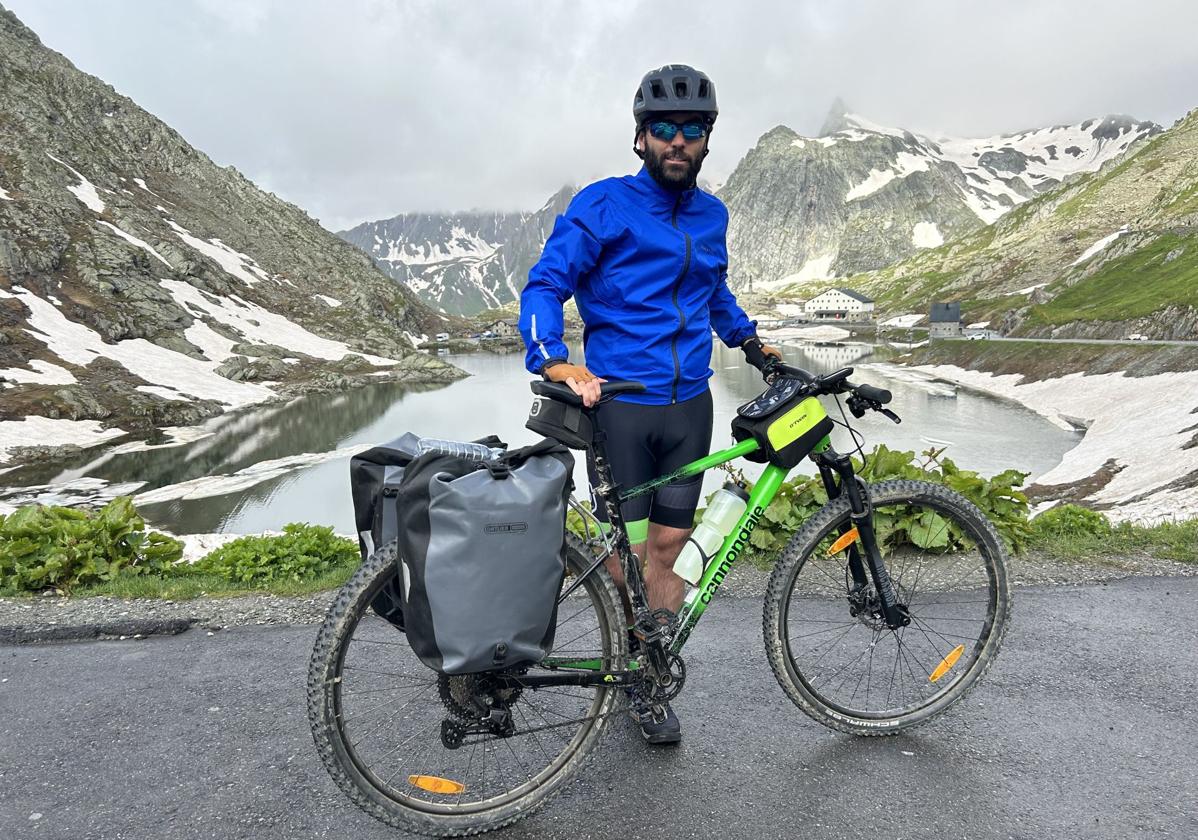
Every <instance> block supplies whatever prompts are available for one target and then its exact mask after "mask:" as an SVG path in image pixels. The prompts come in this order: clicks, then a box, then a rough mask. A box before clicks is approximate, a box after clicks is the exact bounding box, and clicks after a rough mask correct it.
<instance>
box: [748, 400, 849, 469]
mask: <svg viewBox="0 0 1198 840" xmlns="http://www.w3.org/2000/svg"><path fill="white" fill-rule="evenodd" d="M802 387H803V383H802V382H800V381H799V380H797V379H789V378H781V379H778V380H777V381H776V382H775V383H774V384H773V385H771V386H770V387H769V388H767V389H766V390H765V391H764V392H762V393H761V394H759V395H758V396H757V397H755V398H754V399H752V400H750V401H749V402H747V403H745V404H744V405H742V406H740V407H739V408H737V409H736V417H734V418H733V419H732V437H733V438H735V439H736V440H737V441H742V440H748V439H749V438H753V439H754V440H756V441H757V442H758V443H759V444H760V445H761V449H759V450H757V451H756V452H752V453H750V454H748V455H746V456H745V458H746V459H747V460H750V461H757V462H759V463H764V462H766V461H768V462H769V463H771V464H774V465H775V466H778V467H782V468H784V469H790V468H791V467H794V466H795V465H797V464H798V463H799V461H802V460H803V459H804V458H806V457H807V456H808V455H809V454H811V451H812V450H813V449H815V447H816V446H817V445H818V444H819V442H820V441H821V440H823V439H824V438H825V437H826V436H827V435H829V434H830V433H831V432H832V429H833V423H832V420H831V418H829V417H828V415H827V413H826V412H825V411H824V407H823V405H821V404H820V401H819V400H817V399H816V398H815V397H806V398H800V394H799V392H800V390H801V389H802Z"/></svg>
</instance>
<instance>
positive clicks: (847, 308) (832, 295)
mask: <svg viewBox="0 0 1198 840" xmlns="http://www.w3.org/2000/svg"><path fill="white" fill-rule="evenodd" d="M803 309H804V311H805V312H806V313H807V317H808V318H810V319H811V320H813V321H872V320H873V317H874V302H873V301H872V300H870V299H869V298H867V297H866V296H865V295H863V294H861V293H860V292H854V291H853V290H852V289H828V291H826V292H823V293H822V294H818V295H816V296H815V297H813V298H812V299H811V300H809V301H807V303H806V304H804V305H803Z"/></svg>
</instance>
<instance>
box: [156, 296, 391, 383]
mask: <svg viewBox="0 0 1198 840" xmlns="http://www.w3.org/2000/svg"><path fill="white" fill-rule="evenodd" d="M158 282H159V285H161V286H162V287H163V288H164V289H166V290H167V291H168V292H170V294H171V297H173V298H174V299H175V302H176V303H178V304H179V305H180V306H182V307H183V308H184V309H187V310H188V311H192V312H194V311H195V310H199V311H200V312H203V313H205V314H206V315H208V316H209V317H211V318H212V319H213V320H214V321H216V322H217V323H220V324H224V325H225V326H227V327H230V328H231V329H233V330H234V331H235V332H238V333H240V334H241V335H242V336H244V338H245V340H246V341H247V342H250V343H251V344H274V345H277V346H279V347H284V348H286V349H288V350H294V351H296V352H298V353H304V354H307V355H309V356H315V357H316V358H318V359H329V360H331V361H335V360H337V359H343V358H345V357H346V356H348V355H351V354H353V355H358V356H361V357H362V358H364V359H366V360H367V361H368V362H370V363H371V364H372V365H375V366H376V367H388V366H390V365H394V364H395V360H394V359H384V358H382V357H381V356H371V355H369V354H367V353H359V352H358V351H357V350H352V349H350V347H349V346H348V345H346V344H344V343H342V342H340V341H333V340H331V339H328V338H321V337H320V336H318V335H316V334H315V333H313V332H309V331H308V330H306V329H304V328H303V327H301V326H300V325H299V324H297V323H295V322H294V321H291V320H288V319H287V318H285V317H284V316H282V315H280V314H278V313H277V312H271V311H270V310H269V309H265V308H263V307H261V306H259V305H258V304H256V303H252V302H250V301H248V300H245V299H243V298H241V297H238V296H237V295H229V296H228V297H223V298H220V299H218V300H217V301H215V302H214V301H211V300H209V299H208V297H207V296H205V295H204V293H203V292H201V291H200V290H199V289H197V288H196V287H195V286H193V285H191V284H190V283H187V282H184V281H182V280H159V281H158ZM210 332H212V331H210ZM213 334H214V335H215V333H213ZM200 337H201V338H202V339H204V340H206V341H208V342H213V339H212V336H211V335H206V336H200ZM188 340H189V341H190V340H191V339H190V337H189V338H188ZM223 341H226V342H227V341H228V340H227V339H223ZM193 343H195V344H196V346H197V347H200V346H201V344H200V343H199V342H193ZM231 346H232V345H231V344H230V345H229V347H231ZM207 348H211V349H215V350H217V352H220V351H219V349H217V347H216V345H215V343H209V344H208V345H206V348H205V355H207Z"/></svg>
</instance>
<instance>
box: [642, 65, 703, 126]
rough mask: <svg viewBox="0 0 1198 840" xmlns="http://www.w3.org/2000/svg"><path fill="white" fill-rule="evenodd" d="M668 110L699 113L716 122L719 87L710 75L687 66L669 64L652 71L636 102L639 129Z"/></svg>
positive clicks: (643, 82)
mask: <svg viewBox="0 0 1198 840" xmlns="http://www.w3.org/2000/svg"><path fill="white" fill-rule="evenodd" d="M664 111H698V112H699V113H702V114H706V115H707V124H708V125H711V124H713V123H714V122H715V118H716V116H718V115H719V113H720V109H719V108H717V107H716V102H715V85H714V84H713V83H712V81H711V79H709V78H707V74H706V73H701V72H700V71H698V70H696V69H695V68H694V67H690V66H688V65H686V64H667V65H666V66H665V67H659V68H657V69H656V70H650V71H649V72H648V73H646V74H645V78H643V79H641V84H640V86H639V87H638V88H637V90H636V96H634V97H633V99H632V118H633V119H634V120H635V121H636V125H637V128H638V129H639V128H640V127H641V125H643V124H644V122H645V121H646V120H647V119H649V118H650V117H651V116H652V115H653V114H656V113H661V112H664Z"/></svg>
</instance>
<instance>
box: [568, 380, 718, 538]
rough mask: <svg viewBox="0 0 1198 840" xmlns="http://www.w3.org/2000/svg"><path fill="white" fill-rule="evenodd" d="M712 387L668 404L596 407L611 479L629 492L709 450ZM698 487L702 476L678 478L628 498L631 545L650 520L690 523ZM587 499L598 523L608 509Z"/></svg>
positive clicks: (589, 467) (589, 463)
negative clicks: (605, 439) (592, 506)
mask: <svg viewBox="0 0 1198 840" xmlns="http://www.w3.org/2000/svg"><path fill="white" fill-rule="evenodd" d="M711 421H712V406H711V391H710V390H708V391H704V392H703V393H702V394H700V395H699V396H697V397H692V398H691V399H689V400H686V401H685V402H680V403H673V404H671V405H639V404H637V403H629V402H620V401H619V400H613V401H612V402H608V403H604V404H603V405H601V406H600V407H599V412H598V424H599V428H600V429H602V430H603V431H604V432H605V433H606V434H607V441H606V443H605V444H604V446H605V449H606V451H607V460H608V463H609V464H610V465H611V470H612V478H613V479H614V480H615V482H616V483H617V484H619V485H620V486H621V487H622V488H623V489H625V490H628V489H629V488H631V487H635V486H636V485H638V484H644V483H645V482H646V481H651V480H652V479H654V478H657V477H659V476H663V475H667V474H669V473H671V472H673V471H674V470H676V469H678V468H679V467H682V466H685V465H686V464H689V463H690V462H691V461H697V460H698V459H700V458H702V457H703V456H704V455H707V454H708V452H710V451H711ZM587 471H588V473H589V474H590V479H591V486H592V488H593V487H594V485H595V484H596V483H597V482H598V478H597V477H596V475H595V465H594V463H593V462H592V461H591V459H589V458H588V459H587ZM702 489H703V474H702V473H699V474H698V475H692V476H688V477H686V478H680V479H678V480H677V481H672V482H670V483H669V484H666V485H664V486H662V487H659V488H657V490H655V491H654V492H653V493H651V494H649V493H646V494H645V495H644V496H638V497H637V498H635V499H629V500H628V501H627V502H625V503H624V505H623V506H622V508H621V513H623V515H624V522H625V524H626V525H627V526H628V537H629V540H630V541H631V542H633V543H638V542H641V541H643V540H644V535H645V533H647V531H648V527H649V522H656V523H658V524H659V525H669V526H671V527H673V528H689V527H691V525H693V524H694V518H695V509H696V508H697V507H698V506H699V494H700V493H701V491H702ZM591 500H592V503H593V504H594V505H595V508H596V511H595V512H596V514H597V515H598V517H599V519H600V520H601V521H604V522H606V521H607V511H606V510H604V509H603V506H602V505H600V504H598V500H597V499H596V498H595V496H594V490H593V489H592V498H591Z"/></svg>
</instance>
